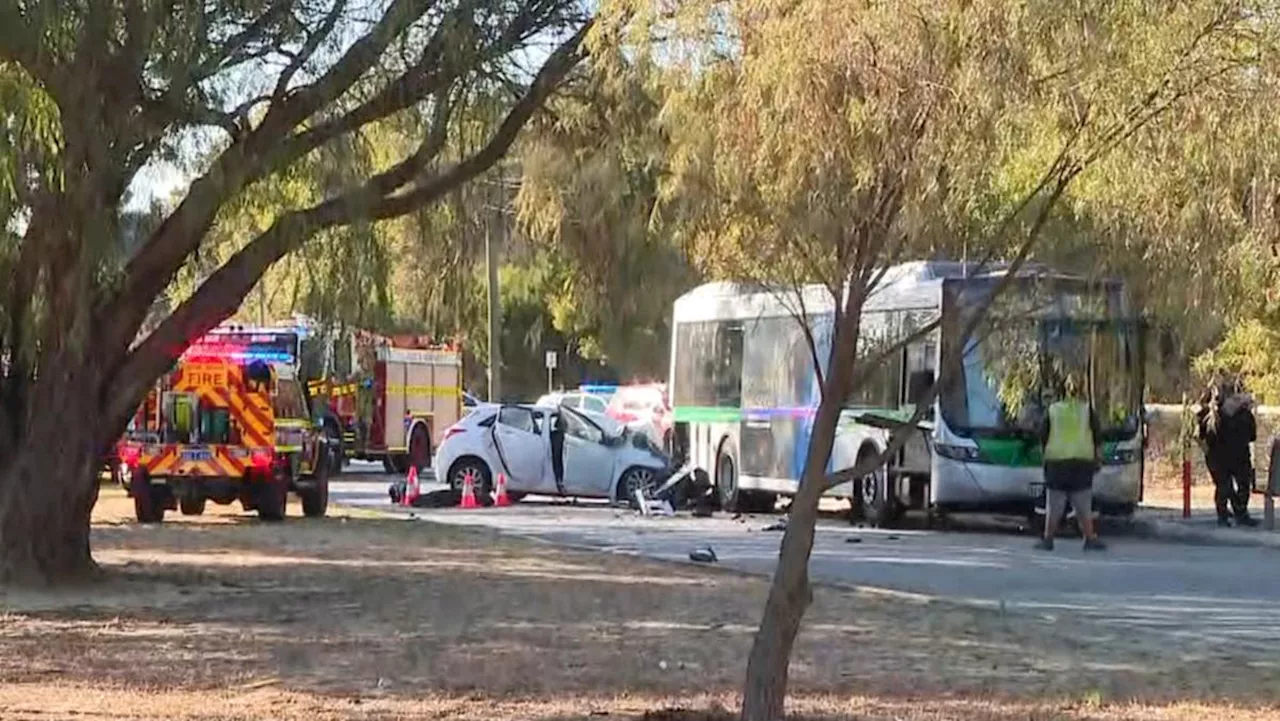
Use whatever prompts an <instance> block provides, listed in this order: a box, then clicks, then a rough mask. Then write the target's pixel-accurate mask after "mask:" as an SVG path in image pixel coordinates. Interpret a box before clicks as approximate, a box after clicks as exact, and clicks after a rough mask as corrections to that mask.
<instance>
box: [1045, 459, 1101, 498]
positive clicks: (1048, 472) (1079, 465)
mask: <svg viewBox="0 0 1280 721" xmlns="http://www.w3.org/2000/svg"><path fill="white" fill-rule="evenodd" d="M1097 470H1098V466H1097V464H1095V463H1094V462H1093V461H1045V464H1044V485H1045V487H1046V488H1052V489H1053V490H1055V491H1067V492H1074V491H1085V490H1088V489H1090V488H1093V474H1094V473H1096V472H1097Z"/></svg>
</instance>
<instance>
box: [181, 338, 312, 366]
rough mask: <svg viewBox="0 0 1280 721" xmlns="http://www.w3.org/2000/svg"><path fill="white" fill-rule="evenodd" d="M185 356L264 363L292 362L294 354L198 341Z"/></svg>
mask: <svg viewBox="0 0 1280 721" xmlns="http://www.w3.org/2000/svg"><path fill="white" fill-rule="evenodd" d="M183 357H184V358H187V359H192V358H217V359H220V360H234V361H241V362H243V361H263V362H264V363H292V362H293V354H292V353H288V352H286V351H279V350H269V349H265V348H246V347H244V346H242V345H237V344H234V343H196V344H193V345H192V346H191V347H190V348H188V349H187V352H186V353H183Z"/></svg>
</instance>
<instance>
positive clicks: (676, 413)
mask: <svg viewBox="0 0 1280 721" xmlns="http://www.w3.org/2000/svg"><path fill="white" fill-rule="evenodd" d="M671 414H672V416H673V417H674V418H675V419H676V421H677V422H682V423H738V422H739V421H741V420H742V418H743V416H742V409H740V408H713V407H707V406H676V407H675V408H673V409H671Z"/></svg>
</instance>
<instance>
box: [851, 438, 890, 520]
mask: <svg viewBox="0 0 1280 721" xmlns="http://www.w3.org/2000/svg"><path fill="white" fill-rule="evenodd" d="M866 457H867V454H866V452H863V453H860V454H858V461H857V462H858V463H861V462H862V461H863V460H865V459H866ZM853 488H854V493H856V494H857V496H858V500H859V501H860V503H859V504H858V505H860V506H861V507H862V515H863V517H864V518H865V519H866V522H867V525H869V526H871V527H873V528H888V527H889V526H891V525H892V524H893V523H894V522H895V521H897V520H898V519H899V518H900V517H901V516H902V504H900V503H899V502H898V499H897V498H895V497H894V496H893V494H892V493H890V492H889V469H888V468H886V467H885V466H881V467H879V468H877V469H875V470H873V471H872V472H871V473H868V474H867V475H866V476H864V477H862V478H860V479H858V480H857V481H855V482H854V484H853Z"/></svg>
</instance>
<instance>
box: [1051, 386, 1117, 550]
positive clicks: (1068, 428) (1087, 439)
mask: <svg viewBox="0 0 1280 721" xmlns="http://www.w3.org/2000/svg"><path fill="white" fill-rule="evenodd" d="M1098 436H1099V425H1098V416H1097V414H1095V413H1094V411H1093V407H1092V406H1091V405H1090V404H1089V402H1088V401H1087V400H1085V399H1084V397H1083V393H1082V392H1081V390H1080V383H1079V381H1078V380H1077V377H1076V376H1075V375H1074V374H1069V375H1067V377H1066V378H1065V379H1063V383H1062V392H1060V393H1058V400H1057V401H1054V403H1053V404H1051V405H1050V406H1049V412H1048V413H1046V414H1045V416H1044V420H1043V421H1042V423H1041V426H1040V439H1041V442H1042V443H1043V444H1044V485H1045V516H1044V537H1043V538H1041V539H1040V541H1039V542H1038V543H1037V544H1036V547H1037V548H1039V549H1041V550H1044V551H1052V550H1053V537H1054V536H1055V535H1056V534H1057V532H1058V524H1059V523H1060V522H1061V521H1062V518H1063V516H1064V515H1065V514H1066V511H1067V501H1068V500H1069V501H1071V507H1072V508H1074V509H1075V511H1076V518H1077V520H1078V521H1079V523H1080V530H1081V532H1082V533H1084V550H1086V551H1102V550H1106V544H1104V543H1103V542H1102V541H1100V540H1098V533H1097V530H1096V529H1095V528H1094V525H1093V475H1094V474H1095V473H1096V472H1097V471H1098V468H1099V466H1100V465H1101V463H1100V461H1101V445H1100V443H1099V438H1098Z"/></svg>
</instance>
